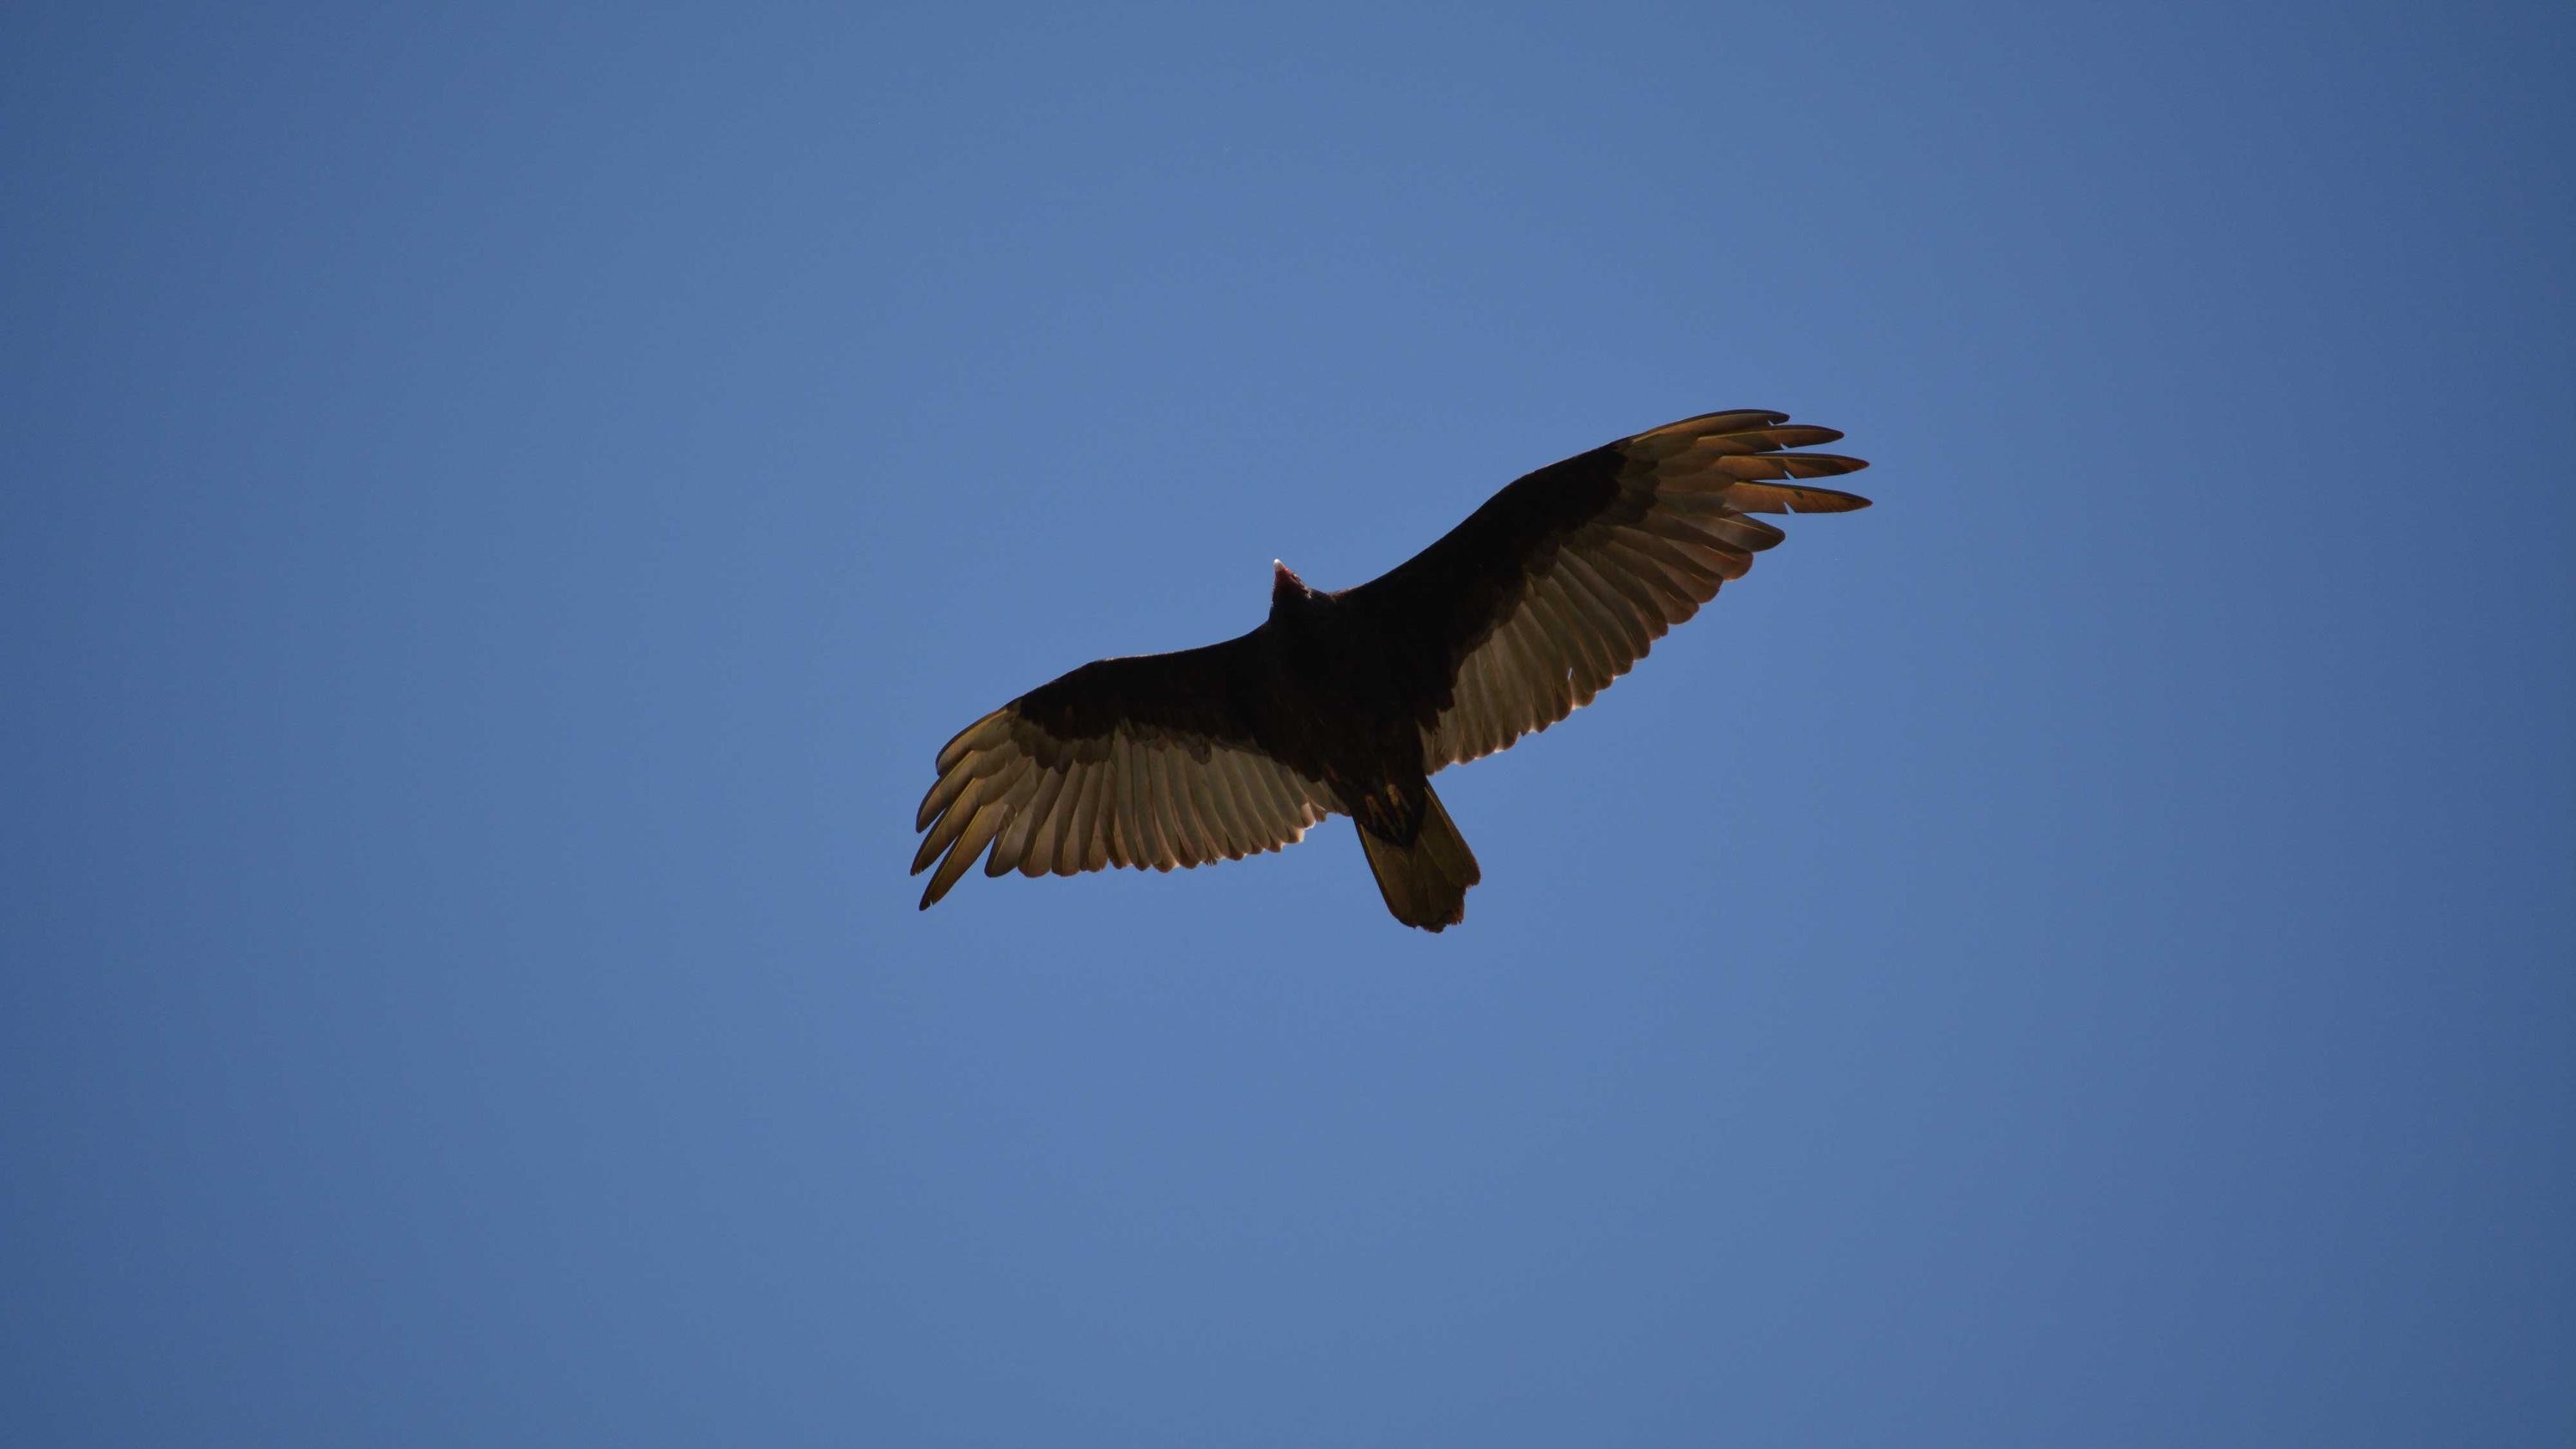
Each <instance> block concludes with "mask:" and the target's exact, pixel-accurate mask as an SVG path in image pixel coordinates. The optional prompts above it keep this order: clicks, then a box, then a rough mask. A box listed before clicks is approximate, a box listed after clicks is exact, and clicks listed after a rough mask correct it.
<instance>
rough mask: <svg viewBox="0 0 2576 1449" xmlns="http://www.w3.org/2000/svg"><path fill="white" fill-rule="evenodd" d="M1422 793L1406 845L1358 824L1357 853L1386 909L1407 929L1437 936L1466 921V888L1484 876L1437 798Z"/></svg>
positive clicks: (1464, 839) (1426, 788)
mask: <svg viewBox="0 0 2576 1449" xmlns="http://www.w3.org/2000/svg"><path fill="white" fill-rule="evenodd" d="M1422 793H1423V794H1424V796H1425V797H1427V798H1426V801H1425V806H1424V809H1423V812H1422V826H1421V828H1420V829H1419V830H1417V831H1415V832H1414V836H1413V843H1412V844H1410V845H1398V844H1396V843H1395V842H1394V841H1392V840H1387V839H1385V838H1383V837H1381V836H1379V835H1378V834H1377V833H1376V832H1374V831H1372V830H1370V829H1369V828H1368V827H1367V826H1365V825H1363V826H1361V827H1360V832H1359V835H1360V848H1361V849H1362V850H1364V851H1366V852H1367V853H1368V863H1369V873H1370V874H1372V875H1374V876H1376V877H1377V890H1378V894H1379V895H1381V896H1383V897H1385V898H1386V908H1387V910H1388V911H1390V912H1392V913H1393V914H1394V916H1395V918H1396V919H1397V920H1399V921H1402V922H1403V923H1405V924H1406V925H1408V926H1419V927H1421V928H1422V929H1423V930H1426V931H1440V930H1445V929H1447V928H1449V927H1451V926H1454V925H1456V924H1458V923H1459V922H1460V921H1463V920H1465V919H1467V887H1469V886H1472V885H1474V884H1475V883H1476V882H1478V881H1480V880H1483V879H1484V878H1485V874H1484V872H1483V871H1482V870H1479V869H1478V868H1477V866H1476V853H1475V852H1474V851H1472V850H1469V849H1468V848H1467V838H1466V837H1465V836H1463V835H1460V834H1459V833H1458V826H1457V824H1456V823H1455V822H1453V821H1452V820H1450V818H1449V811H1448V809H1447V807H1445V806H1443V805H1442V804H1441V803H1440V797H1439V796H1438V795H1435V794H1432V793H1431V789H1430V787H1429V786H1427V785H1426V786H1424V787H1423V792H1422Z"/></svg>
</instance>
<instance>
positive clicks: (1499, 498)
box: [1340, 411, 1869, 770]
mask: <svg viewBox="0 0 2576 1449" xmlns="http://www.w3.org/2000/svg"><path fill="white" fill-rule="evenodd" d="M1841 437H1842V434H1840V433H1838V432H1835V431H1834V430H1833V429H1831V428H1816V427H1800V426H1792V425H1789V419H1788V415H1787V414H1785V413H1774V412H1757V411H1737V412H1723V413H1707V414H1703V415H1702V416H1699V417H1695V418H1685V419H1683V420H1682V421H1680V422H1677V423H1667V424H1665V425H1664V426H1663V427H1660V428H1656V429H1654V430H1652V431H1650V432H1644V433H1639V434H1637V435H1636V436H1635V437H1631V438H1622V439H1620V440H1619V441H1618V442H1615V443H1610V444H1607V445H1605V446H1602V447H1599V448H1595V449H1593V450H1592V451H1591V452H1589V453H1584V454H1581V455H1579V456H1576V457H1572V458H1568V459H1566V460H1565V461H1564V462H1561V463H1556V464H1552V465H1550V466H1548V467H1545V468H1541V469H1539V470H1538V471H1537V472H1535V473H1532V474H1529V475H1528V476H1526V477H1524V478H1521V479H1520V480H1518V481H1517V482H1514V483H1513V484H1511V485H1510V486H1509V487H1507V488H1505V489H1503V491H1501V492H1500V493H1497V494H1495V495H1494V496H1493V497H1492V498H1490V499H1488V500H1486V503H1485V505H1484V506H1483V507H1482V508H1479V509H1477V510H1476V511H1475V512H1474V513H1472V514H1470V515H1468V517H1467V520H1466V522H1464V523H1461V524H1459V525H1458V526H1457V527H1456V528H1454V529H1451V530H1450V531H1449V532H1448V533H1447V534H1446V535H1445V536H1443V537H1442V538H1441V539H1440V541H1439V542H1437V543H1435V544H1433V545H1431V546H1430V547H1429V548H1426V549H1424V550H1423V551H1422V552H1420V553H1418V554H1416V555H1414V556H1413V557H1412V558H1411V559H1408V560H1406V561H1405V562H1404V563H1402V564H1400V565H1398V566H1397V567H1396V568H1394V569H1393V570H1391V571H1389V572H1388V573H1386V574H1384V575H1382V576H1380V577H1378V578H1376V579H1373V580H1371V581H1370V582H1368V583H1366V584H1362V585H1361V586H1360V587H1358V588H1356V589H1352V590H1350V591H1348V592H1347V593H1345V594H1342V595H1341V596H1340V598H1341V599H1342V600H1343V601H1344V602H1346V603H1348V604H1351V605H1354V606H1356V607H1358V608H1359V609H1362V610H1365V611H1366V617H1367V618H1368V620H1369V626H1370V628H1371V631H1372V632H1373V633H1374V634H1375V635H1376V636H1377V637H1378V638H1379V639H1381V640H1384V641H1386V643H1387V645H1388V646H1389V647H1390V648H1392V649H1394V650H1396V651H1398V652H1399V653H1400V654H1401V655H1402V656H1403V657H1405V658H1406V659H1407V660H1408V661H1409V663H1410V664H1411V665H1412V666H1413V668H1414V669H1415V670H1416V671H1417V672H1418V674H1419V675H1420V676H1421V677H1423V678H1425V679H1426V680H1429V681H1436V687H1435V688H1434V689H1433V691H1432V693H1431V694H1430V696H1429V697H1428V698H1427V699H1426V700H1424V701H1423V703H1422V717H1421V718H1420V720H1419V723H1420V725H1421V727H1422V744H1423V762H1424V764H1425V765H1426V766H1427V767H1428V768H1430V769H1433V770H1437V769H1440V768H1441V767H1442V766H1445V765H1451V764H1456V763H1458V762H1460V761H1463V760H1472V759H1475V758H1477V757H1478V756H1481V755H1489V754H1492V753H1493V752H1494V751H1496V750H1499V749H1502V748H1503V747H1505V746H1506V745H1509V744H1510V743H1511V742H1512V741H1514V740H1516V739H1518V738H1520V737H1521V736H1522V735H1524V734H1528V733H1530V732H1532V731H1534V730H1543V729H1546V728H1547V727H1548V726H1549V725H1551V724H1554V723H1556V722H1557V721H1558V720H1561V719H1563V718H1565V717H1566V715H1567V714H1569V713H1571V712H1572V711H1573V710H1575V709H1577V708H1579V707H1581V706H1583V705H1586V704H1589V703H1591V702H1592V697H1593V696H1594V695H1595V694H1597V693H1599V692H1600V691H1601V690H1603V689H1606V688H1608V687H1609V684H1610V681H1611V680H1613V679H1616V678H1618V677H1619V676H1620V675H1622V674H1625V673H1627V672H1628V669H1629V667H1630V666H1631V665H1633V664H1635V663H1636V662H1637V660H1639V659H1641V658H1643V657H1644V656H1645V653H1646V650H1647V649H1648V648H1649V647H1650V646H1651V645H1652V644H1653V642H1654V641H1655V640H1656V639H1658V638H1661V637H1662V636H1663V634H1664V631H1665V630H1667V629H1669V628H1671V627H1672V626H1673V625H1675V624H1678V623H1680V622H1682V621H1683V620H1685V619H1688V618H1689V617H1690V616H1691V615H1692V614H1694V613H1696V612H1698V610H1699V606H1700V605H1702V604H1704V603H1707V602H1708V601H1709V600H1710V599H1713V598H1715V597H1716V596H1717V590H1718V587H1719V585H1721V584H1724V583H1726V582H1727V581H1728V580H1730V579H1739V578H1742V577H1743V576H1744V573H1745V571H1746V570H1747V569H1749V568H1751V567H1752V565H1753V555H1755V554H1757V553H1759V552H1761V551H1762V550H1764V549H1766V548H1769V547H1771V546H1772V545H1773V544H1776V543H1778V542H1779V541H1780V540H1781V538H1782V537H1783V536H1784V535H1782V534H1781V532H1780V530H1778V529H1776V528H1774V527H1772V526H1771V525H1770V524H1768V523H1764V522H1762V521H1761V520H1759V519H1755V518H1749V517H1747V516H1746V515H1747V514H1752V513H1793V512H1794V513H1841V512H1846V511H1849V510H1851V509H1855V508H1866V507H1868V506H1869V500H1868V499H1866V498H1861V497H1857V496H1855V495H1853V494H1849V493H1838V492H1836V491H1834V490H1833V489H1830V488H1809V487H1804V486H1801V484H1800V481H1799V480H1803V479H1808V478H1830V477H1833V476H1835V475H1837V474H1842V473H1851V472H1857V471H1858V470H1860V469H1862V468H1865V467H1867V466H1869V465H1868V464H1866V463H1864V462H1862V461H1861V460H1860V459H1858V458H1846V457H1843V456H1841V455H1839V454H1835V453H1796V452H1787V451H1783V450H1785V449H1790V448H1803V447H1812V446H1815V445H1818V444H1823V443H1831V442H1834V441H1836V440H1837V439H1839V438H1841Z"/></svg>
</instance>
